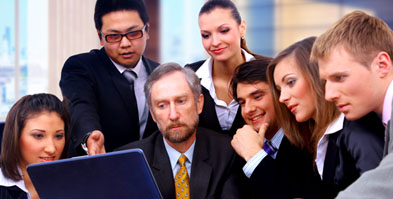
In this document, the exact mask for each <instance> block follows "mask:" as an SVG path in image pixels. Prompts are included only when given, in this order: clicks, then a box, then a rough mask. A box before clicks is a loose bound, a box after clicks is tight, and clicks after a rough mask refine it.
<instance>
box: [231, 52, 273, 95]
mask: <svg viewBox="0 0 393 199" xmlns="http://www.w3.org/2000/svg"><path fill="white" fill-rule="evenodd" d="M271 61H272V58H271V57H266V56H261V57H258V58H257V59H256V60H252V61H248V62H244V63H242V64H240V65H239V66H238V67H237V68H236V69H235V73H234V75H233V77H232V80H231V83H230V88H231V93H232V96H233V99H237V91H236V90H237V85H238V84H239V83H247V84H253V83H257V82H265V83H267V82H268V81H267V74H266V71H267V66H268V65H269V64H270V62H271Z"/></svg>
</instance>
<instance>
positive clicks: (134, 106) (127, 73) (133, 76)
mask: <svg viewBox="0 0 393 199" xmlns="http://www.w3.org/2000/svg"><path fill="white" fill-rule="evenodd" d="M123 75H124V77H125V78H126V79H127V80H128V82H129V84H130V89H131V98H132V99H131V102H130V103H132V109H133V110H132V111H133V112H134V113H135V114H134V115H136V118H135V119H134V120H135V121H136V122H135V123H136V124H138V126H137V127H136V129H138V132H135V133H136V134H137V135H138V138H139V114H138V104H137V101H136V97H135V89H134V81H135V79H136V78H138V76H137V75H136V73H135V72H134V71H132V70H125V71H124V72H123ZM134 102H135V103H134ZM133 133H134V132H133Z"/></svg>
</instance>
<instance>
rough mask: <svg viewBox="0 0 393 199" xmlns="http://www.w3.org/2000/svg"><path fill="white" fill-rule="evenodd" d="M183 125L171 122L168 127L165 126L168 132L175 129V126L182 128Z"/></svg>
mask: <svg viewBox="0 0 393 199" xmlns="http://www.w3.org/2000/svg"><path fill="white" fill-rule="evenodd" d="M184 125H185V124H184V123H182V122H179V121H177V122H171V123H170V124H169V125H168V126H167V128H166V129H167V130H170V129H172V128H173V127H175V126H184Z"/></svg>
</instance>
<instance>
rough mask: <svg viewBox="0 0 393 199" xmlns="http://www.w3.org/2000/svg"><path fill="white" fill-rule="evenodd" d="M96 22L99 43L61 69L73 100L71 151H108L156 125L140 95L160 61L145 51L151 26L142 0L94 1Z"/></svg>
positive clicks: (66, 92)
mask: <svg viewBox="0 0 393 199" xmlns="http://www.w3.org/2000/svg"><path fill="white" fill-rule="evenodd" d="M94 21H95V25H96V29H97V34H98V36H99V38H100V42H101V45H102V46H103V48H101V49H100V50H98V49H94V50H91V51H90V52H88V53H83V54H79V55H75V56H72V57H70V58H69V59H68V60H67V61H66V62H65V64H64V67H63V70H62V73H61V80H60V87H61V90H62V93H63V95H64V97H66V98H68V99H69V100H70V101H71V107H70V108H71V118H72V137H71V142H70V150H69V151H70V155H71V156H75V155H83V154H85V152H84V151H83V150H82V149H84V150H85V151H86V152H88V154H90V155H93V154H97V153H103V152H105V150H106V151H112V150H113V149H114V148H117V147H119V146H122V145H124V144H126V143H129V142H131V141H136V140H139V139H142V138H144V137H146V136H148V135H150V134H151V133H152V132H154V131H155V130H157V126H156V124H155V123H154V121H153V120H152V119H151V117H150V115H149V110H148V107H147V105H146V102H145V101H146V99H145V98H144V95H143V85H144V83H145V81H146V79H147V77H148V75H149V74H150V73H151V71H152V70H153V69H154V68H155V67H156V66H157V65H158V63H156V62H154V61H152V60H150V59H148V58H146V57H144V56H143V52H144V50H145V47H146V42H147V40H148V39H149V34H148V30H149V27H150V25H149V18H148V16H147V12H146V8H145V5H144V3H143V1H142V0H133V1H131V0H113V1H109V0H97V3H96V6H95V13H94ZM135 96H138V97H135ZM104 140H105V142H104Z"/></svg>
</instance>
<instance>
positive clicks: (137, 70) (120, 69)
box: [109, 58, 143, 77]
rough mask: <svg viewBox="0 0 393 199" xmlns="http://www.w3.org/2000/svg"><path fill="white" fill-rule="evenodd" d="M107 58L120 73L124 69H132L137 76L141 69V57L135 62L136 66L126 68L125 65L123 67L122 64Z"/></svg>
mask: <svg viewBox="0 0 393 199" xmlns="http://www.w3.org/2000/svg"><path fill="white" fill-rule="evenodd" d="M109 59H110V60H111V61H112V63H113V64H114V65H115V67H116V68H117V70H118V71H119V72H120V73H121V74H123V72H124V71H125V70H132V71H134V72H135V73H136V74H137V76H138V77H139V76H140V74H141V70H142V68H143V61H142V58H140V59H139V61H138V63H137V64H136V66H135V67H134V68H127V67H125V66H123V65H120V64H118V63H116V62H115V61H113V60H112V59H111V58H109Z"/></svg>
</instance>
